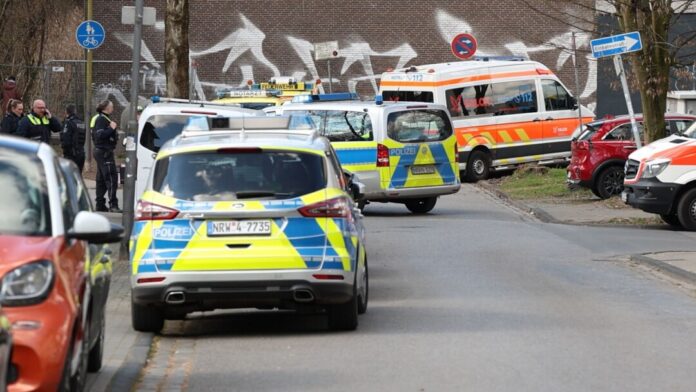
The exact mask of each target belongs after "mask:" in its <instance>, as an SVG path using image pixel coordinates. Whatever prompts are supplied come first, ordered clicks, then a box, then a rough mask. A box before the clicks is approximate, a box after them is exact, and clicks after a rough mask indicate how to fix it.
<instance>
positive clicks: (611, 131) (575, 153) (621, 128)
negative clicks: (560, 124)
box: [568, 114, 696, 199]
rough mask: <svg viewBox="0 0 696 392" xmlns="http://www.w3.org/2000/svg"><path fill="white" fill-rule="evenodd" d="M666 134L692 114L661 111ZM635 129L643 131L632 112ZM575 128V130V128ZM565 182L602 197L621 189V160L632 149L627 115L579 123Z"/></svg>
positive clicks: (680, 128) (688, 122) (691, 119)
mask: <svg viewBox="0 0 696 392" xmlns="http://www.w3.org/2000/svg"><path fill="white" fill-rule="evenodd" d="M665 120H666V122H667V135H671V134H674V133H682V132H684V131H685V130H686V129H687V128H689V126H690V125H691V123H693V122H694V121H696V116H691V115H685V114H665ZM636 121H637V122H638V132H639V133H640V134H641V135H642V134H643V123H642V121H643V116H642V115H640V114H638V115H636ZM576 132H577V131H576ZM570 149H571V153H572V157H571V160H570V165H569V166H568V184H569V185H571V186H576V185H580V186H584V187H587V188H590V189H591V190H592V193H594V194H595V195H597V196H598V197H600V198H602V199H607V198H609V197H611V196H612V195H618V194H620V193H621V191H622V190H623V178H624V164H625V163H626V159H628V155H629V154H630V153H632V152H633V151H635V150H636V143H635V142H634V139H633V132H632V130H631V120H630V118H629V117H628V116H621V117H615V118H609V119H602V120H599V121H595V122H591V123H588V124H585V125H583V127H582V132H580V134H579V135H577V136H576V137H574V138H573V141H572V142H571V145H570Z"/></svg>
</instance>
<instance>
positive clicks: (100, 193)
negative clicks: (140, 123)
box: [89, 100, 122, 212]
mask: <svg viewBox="0 0 696 392" xmlns="http://www.w3.org/2000/svg"><path fill="white" fill-rule="evenodd" d="M113 111H114V104H113V103H112V102H111V101H109V100H105V101H102V102H101V103H99V105H98V106H97V114H96V115H95V116H94V117H92V120H91V121H90V123H89V126H90V129H91V130H92V139H93V141H94V160H95V161H96V162H97V211H110V212H122V211H121V209H120V208H118V198H117V197H116V190H117V189H118V172H117V168H116V160H115V159H114V149H115V148H116V142H117V141H118V134H117V133H116V126H117V124H116V122H114V121H112V120H111V118H110V116H111V113H113ZM106 193H108V195H109V209H108V210H107V208H106V199H105V198H104V194H106Z"/></svg>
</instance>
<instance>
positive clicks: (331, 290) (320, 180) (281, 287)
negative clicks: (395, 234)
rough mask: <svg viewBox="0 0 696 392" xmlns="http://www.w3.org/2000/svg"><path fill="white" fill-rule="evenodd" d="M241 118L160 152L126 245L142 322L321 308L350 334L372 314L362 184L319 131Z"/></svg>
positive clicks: (153, 327) (151, 327)
mask: <svg viewBox="0 0 696 392" xmlns="http://www.w3.org/2000/svg"><path fill="white" fill-rule="evenodd" d="M257 119H259V118H257ZM268 119H269V118H265V120H268ZM237 120H238V119H237ZM259 120H264V118H260V119H259ZM245 121H247V123H246V128H247V129H246V130H223V131H220V130H205V131H198V132H195V131H188V130H185V131H184V132H183V133H182V134H181V135H180V136H178V137H176V138H174V139H173V140H171V141H170V142H168V143H166V144H165V145H164V146H163V147H162V149H161V150H160V151H159V153H158V155H157V158H156V162H155V165H154V169H153V171H152V174H151V176H150V179H149V181H148V184H147V188H146V191H145V193H144V194H143V195H142V196H141V198H140V200H139V201H138V204H137V208H136V214H135V224H134V228H133V232H132V236H131V243H130V261H131V266H132V277H131V289H132V323H133V328H134V329H135V330H138V331H159V330H160V329H161V328H162V326H163V322H164V320H165V319H177V318H183V317H185V315H186V314H187V313H190V312H195V311H206V310H213V309H225V308H279V309H297V310H308V309H309V310H316V311H321V312H324V311H325V312H326V314H327V316H328V324H329V327H330V328H331V329H337V330H352V329H355V328H356V327H357V323H358V314H359V313H363V312H365V311H366V309H367V300H368V271H367V255H366V251H365V233H364V228H363V225H362V215H361V214H360V210H359V209H358V208H357V204H356V203H355V201H354V199H356V198H359V197H360V196H361V192H362V184H360V183H359V182H357V181H353V180H352V178H351V177H350V176H349V175H346V173H344V172H343V170H342V169H341V166H340V164H339V162H338V159H337V157H336V155H335V152H334V150H333V148H332V147H331V144H330V143H329V141H328V140H327V139H326V138H324V137H321V136H320V135H318V133H317V132H316V131H315V130H309V131H303V130H287V129H286V130H283V129H261V130H249V129H248V128H253V127H252V126H251V123H252V122H253V121H255V119H254V118H248V119H245ZM287 121H288V122H289V121H290V119H289V118H288V119H287ZM277 128H282V127H277Z"/></svg>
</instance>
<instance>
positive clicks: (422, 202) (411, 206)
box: [406, 197, 437, 214]
mask: <svg viewBox="0 0 696 392" xmlns="http://www.w3.org/2000/svg"><path fill="white" fill-rule="evenodd" d="M436 203H437V197H425V198H423V199H413V200H409V201H407V202H406V208H408V210H409V211H411V212H412V213H414V214H427V213H428V212H430V211H432V209H433V208H435V204H436Z"/></svg>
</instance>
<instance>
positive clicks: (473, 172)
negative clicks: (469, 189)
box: [464, 150, 491, 182]
mask: <svg viewBox="0 0 696 392" xmlns="http://www.w3.org/2000/svg"><path fill="white" fill-rule="evenodd" d="M490 171H491V157H490V155H489V154H488V153H487V152H485V151H482V150H474V151H472V152H471V156H469V161H468V162H467V163H466V174H465V176H464V180H465V181H466V182H477V181H480V180H485V179H486V178H488V174H489V173H490Z"/></svg>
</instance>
